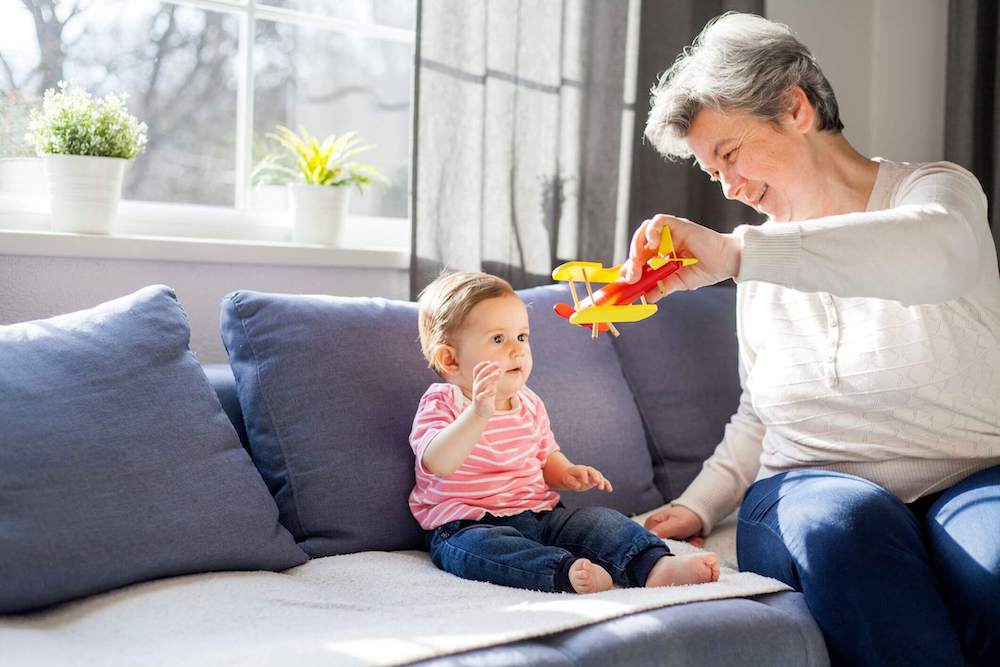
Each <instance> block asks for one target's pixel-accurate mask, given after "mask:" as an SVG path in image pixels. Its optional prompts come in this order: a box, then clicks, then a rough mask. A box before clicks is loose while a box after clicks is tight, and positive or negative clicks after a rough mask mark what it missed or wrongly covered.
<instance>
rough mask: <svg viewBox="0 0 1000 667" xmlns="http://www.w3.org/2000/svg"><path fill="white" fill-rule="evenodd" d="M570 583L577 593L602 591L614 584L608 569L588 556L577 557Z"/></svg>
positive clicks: (571, 572)
mask: <svg viewBox="0 0 1000 667" xmlns="http://www.w3.org/2000/svg"><path fill="white" fill-rule="evenodd" d="M654 567H655V566H654ZM569 583H571V584H573V590H575V591H576V592H577V593H600V592H601V591H607V590H611V586H612V581H611V575H610V574H608V571H607V570H605V569H604V568H603V567H601V566H600V565H597V564H596V563H591V562H590V561H589V560H587V559H586V558H577V559H576V560H575V561H574V562H573V564H572V565H570V566H569Z"/></svg>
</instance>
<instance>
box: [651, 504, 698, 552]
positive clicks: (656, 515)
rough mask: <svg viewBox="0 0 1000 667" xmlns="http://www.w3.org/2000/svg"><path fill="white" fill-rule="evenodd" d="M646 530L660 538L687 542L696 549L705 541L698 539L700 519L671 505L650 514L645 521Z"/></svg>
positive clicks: (682, 508) (683, 509)
mask: <svg viewBox="0 0 1000 667" xmlns="http://www.w3.org/2000/svg"><path fill="white" fill-rule="evenodd" d="M646 530H648V531H649V532H651V533H653V534H654V535H659V536H660V537H669V538H670V539H673V540H687V541H688V542H690V543H691V544H693V545H694V546H696V547H700V546H702V545H703V544H705V540H704V539H702V538H701V537H698V534H699V533H700V532H701V519H699V518H698V515H697V514H695V513H694V512H692V511H691V510H689V509H688V508H686V507H683V506H681V505H671V506H669V507H666V508H664V509H662V510H660V511H659V512H653V513H652V514H650V515H649V517H648V518H647V519H646Z"/></svg>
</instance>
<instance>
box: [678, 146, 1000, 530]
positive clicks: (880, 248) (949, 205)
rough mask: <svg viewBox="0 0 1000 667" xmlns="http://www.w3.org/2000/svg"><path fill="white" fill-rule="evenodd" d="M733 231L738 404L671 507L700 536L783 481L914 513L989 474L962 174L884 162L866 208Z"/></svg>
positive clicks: (986, 245)
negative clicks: (835, 475)
mask: <svg viewBox="0 0 1000 667" xmlns="http://www.w3.org/2000/svg"><path fill="white" fill-rule="evenodd" d="M737 234H739V235H742V239H743V256H742V262H741V266H740V272H739V275H738V276H737V277H736V281H737V284H738V288H737V327H738V336H739V345H740V377H741V381H742V386H743V394H742V397H741V399H740V405H739V409H738V410H737V412H736V414H735V415H733V417H732V419H731V420H730V422H729V424H728V425H727V426H726V431H725V436H724V438H723V440H722V442H721V443H720V444H719V446H718V447H717V448H716V450H715V453H714V454H713V455H712V456H711V457H710V458H709V459H708V460H707V461H706V462H705V464H704V466H703V468H702V471H701V473H700V474H699V475H698V477H697V478H696V479H695V480H694V481H693V482H692V483H691V485H690V486H689V487H688V488H687V490H685V491H684V493H683V494H682V495H681V496H680V497H679V498H678V499H677V500H676V501H675V503H676V504H678V505H683V506H685V507H687V508H689V509H691V510H693V511H694V512H695V513H696V514H698V516H699V517H701V520H702V523H703V532H704V533H705V534H707V533H708V532H710V531H711V529H712V526H713V525H714V524H715V523H716V522H717V521H719V520H720V519H721V518H723V517H725V516H726V515H728V514H729V513H730V512H732V511H733V510H734V509H736V508H737V507H738V506H739V503H740V501H741V500H742V499H743V494H744V493H745V491H746V489H747V487H749V485H750V484H751V483H752V482H753V481H754V480H756V479H762V478H765V477H770V476H772V475H775V474H777V473H780V472H785V471H788V470H793V469H797V468H812V469H820V470H834V471H840V472H845V473H850V474H853V475H858V476H860V477H864V478H866V479H868V480H871V481H873V482H875V483H877V484H879V485H881V486H882V487H884V488H886V489H887V490H889V491H890V492H892V493H894V494H895V495H896V496H898V497H899V498H900V499H902V500H903V501H904V502H911V501H913V500H915V499H917V498H919V497H920V496H923V495H926V494H928V493H932V492H934V491H938V490H940V489H944V488H947V487H949V486H951V485H953V484H955V483H956V482H957V481H959V480H961V479H962V478H964V477H966V476H968V475H970V474H972V473H973V472H976V471H978V470H982V469H983V468H987V467H990V466H992V465H996V464H998V463H1000V277H998V272H997V256H996V250H995V248H994V244H993V239H992V238H991V236H990V230H989V226H988V224H987V220H986V197H985V195H984V194H983V191H982V188H981V187H980V185H979V182H978V181H977V180H976V179H975V177H974V176H973V175H972V174H970V173H969V172H967V171H965V170H964V169H962V168H961V167H959V166H957V165H954V164H951V163H948V162H934V163H928V164H921V165H911V164H906V163H894V162H888V161H881V162H880V166H879V171H878V177H877V179H876V181H875V187H874V189H873V191H872V194H871V198H870V200H869V202H868V207H867V210H866V211H864V212H860V213H851V214H846V215H837V216H830V217H825V218H817V219H813V220H808V221H804V222H785V223H777V222H767V223H764V224H763V225H760V226H754V227H751V226H742V227H740V228H738V229H737Z"/></svg>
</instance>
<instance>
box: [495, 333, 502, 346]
mask: <svg viewBox="0 0 1000 667" xmlns="http://www.w3.org/2000/svg"><path fill="white" fill-rule="evenodd" d="M493 342H494V343H496V344H497V345H499V344H500V343H502V342H503V334H497V335H496V336H493Z"/></svg>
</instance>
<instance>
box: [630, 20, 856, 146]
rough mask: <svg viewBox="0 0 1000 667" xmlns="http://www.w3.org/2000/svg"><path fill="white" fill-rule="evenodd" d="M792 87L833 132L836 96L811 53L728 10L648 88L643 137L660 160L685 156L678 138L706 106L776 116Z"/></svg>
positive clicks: (783, 31) (774, 26)
mask: <svg viewBox="0 0 1000 667" xmlns="http://www.w3.org/2000/svg"><path fill="white" fill-rule="evenodd" d="M792 86H799V87H801V88H802V90H803V91H805V94H806V96H807V97H808V98H809V102H810V103H811V104H812V105H813V107H814V108H815V110H816V114H817V116H818V118H819V129H820V130H828V131H831V132H840V131H841V130H843V129H844V124H843V123H842V122H840V111H839V110H838V108H837V98H836V96H835V95H834V94H833V88H831V87H830V82H829V81H827V80H826V77H825V76H823V72H822V71H821V70H820V68H819V65H817V64H816V59H815V58H813V55H812V54H811V53H810V52H809V49H807V48H806V46H805V45H804V44H802V42H800V41H799V40H798V39H796V38H795V36H794V35H793V34H792V31H791V29H789V27H788V26H786V25H784V24H783V23H775V22H773V21H768V20H767V19H765V18H762V17H760V16H757V15H755V14H741V13H737V12H727V13H725V14H723V15H721V16H719V17H716V18H714V19H712V20H711V21H709V22H708V24H707V25H706V26H705V28H704V29H703V30H702V31H701V34H699V35H698V37H696V38H695V40H694V43H693V44H692V45H691V46H688V47H686V48H685V49H684V51H683V52H682V53H681V54H680V55H679V56H678V57H677V60H675V61H674V64H673V65H672V66H671V67H670V69H668V70H667V71H666V72H664V73H663V74H662V75H661V76H660V78H659V81H657V83H656V85H654V86H653V88H652V90H651V91H650V100H649V103H650V112H649V119H648V120H647V121H646V131H645V135H646V138H647V139H649V141H650V142H651V143H652V144H653V146H654V147H655V148H656V150H658V151H659V152H660V153H662V154H663V155H664V157H667V158H671V159H674V158H685V157H690V156H691V149H690V148H688V146H687V142H686V141H685V140H684V137H686V136H687V133H688V131H689V129H690V128H691V122H692V120H694V117H695V115H697V113H698V112H699V111H701V110H702V109H703V108H705V107H708V108H711V109H714V110H716V111H734V110H735V111H743V112H746V113H750V114H752V115H754V116H757V117H758V118H760V119H762V120H765V121H769V122H774V123H776V122H778V120H779V119H780V118H781V117H782V115H783V114H784V113H785V112H787V111H788V104H789V98H788V96H787V93H788V91H789V90H790V89H791V88H792Z"/></svg>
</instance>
